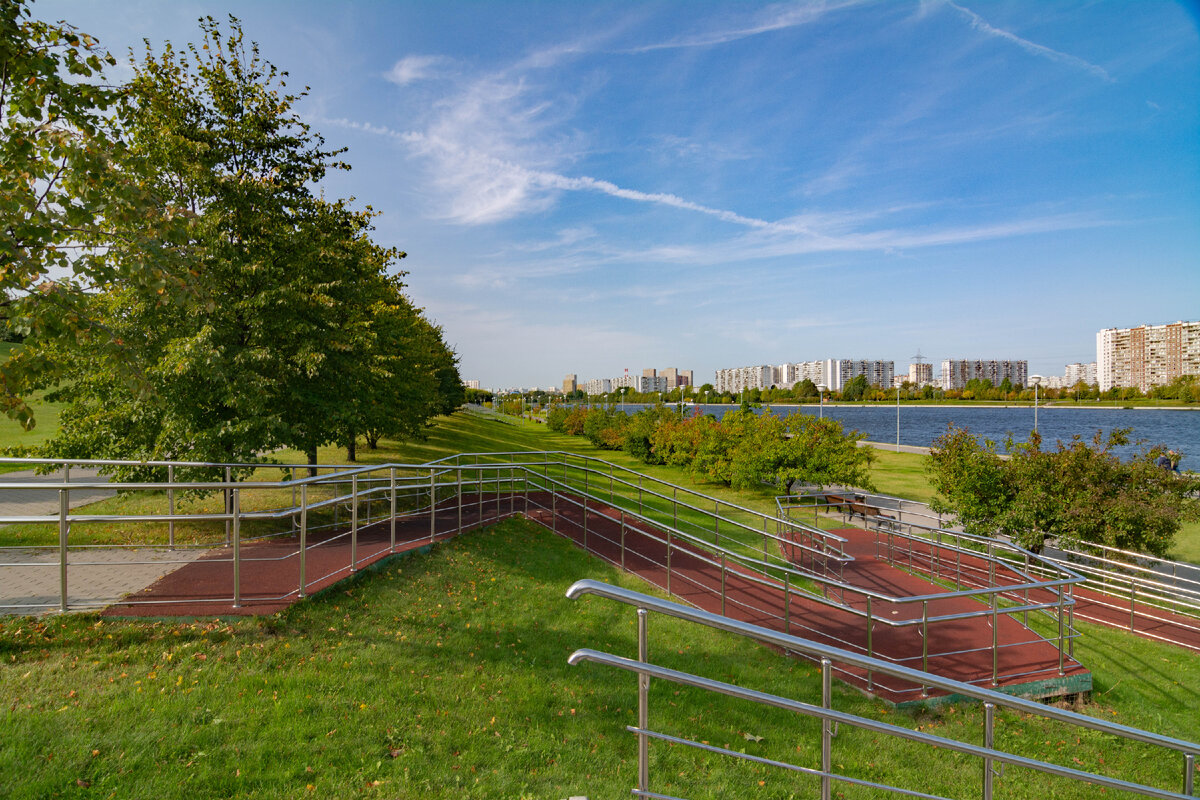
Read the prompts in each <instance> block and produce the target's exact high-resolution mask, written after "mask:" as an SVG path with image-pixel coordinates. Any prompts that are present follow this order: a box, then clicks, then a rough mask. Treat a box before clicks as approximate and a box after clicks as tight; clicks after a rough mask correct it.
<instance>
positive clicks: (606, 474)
mask: <svg viewBox="0 0 1200 800" xmlns="http://www.w3.org/2000/svg"><path fill="white" fill-rule="evenodd" d="M518 458H519V459H520V460H518ZM468 459H469V463H463V462H464V461H467V460H468ZM485 459H492V460H490V461H485ZM81 463H82V462H81ZM597 464H598V465H600V466H604V467H609V470H608V471H603V472H602V471H600V470H598V469H596V468H595V465H597ZM167 466H168V467H170V466H171V465H169V464H168V465H167ZM265 468H267V469H277V468H280V466H279V465H275V464H270V465H266V467H265ZM285 468H286V467H285ZM559 469H562V470H563V480H562V481H559V480H557V479H556V478H552V477H551V473H554V472H557V471H558V470H559ZM620 469H621V470H622V472H629V471H627V470H624V468H620ZM399 471H404V472H409V473H413V474H410V475H406V476H400V475H398V474H397V473H398V472H399ZM385 472H386V473H387V474H386V475H383V474H380V473H385ZM616 472H617V468H614V465H611V464H610V463H609V462H605V461H602V460H599V459H590V458H587V457H579V456H575V455H573V454H565V453H543V452H536V451H528V452H520V453H477V454H458V455H457V456H451V457H447V458H443V459H437V460H435V461H431V462H427V463H425V464H384V465H355V466H343V465H339V466H338V467H337V468H336V471H334V472H332V473H330V474H325V475H320V476H316V477H314V476H308V477H303V478H295V477H293V478H292V479H289V480H278V481H276V480H272V481H248V482H247V481H229V480H225V481H221V480H215V481H212V482H209V483H198V482H195V481H190V482H171V481H168V482H167V483H145V482H139V483H132V484H119V485H118V486H120V488H128V489H132V490H159V491H163V490H166V491H167V493H168V495H170V493H171V492H172V491H174V490H182V489H183V488H191V489H198V490H205V489H209V490H213V489H215V490H217V491H225V492H227V493H228V495H227V502H226V504H225V510H224V511H222V512H208V513H202V514H189V513H175V511H176V510H175V509H174V507H172V508H171V510H170V513H166V514H163V513H154V514H139V515H103V514H88V513H71V512H69V511H68V510H66V509H63V508H60V511H59V514H58V515H57V516H43V517H24V518H22V521H30V522H43V523H53V522H56V521H57V522H58V523H59V526H60V533H61V532H62V531H69V530H70V526H71V525H72V524H76V523H89V524H90V523H103V522H123V521H141V522H156V523H167V524H168V525H174V524H175V523H176V522H177V521H180V520H210V521H218V522H224V523H225V526H226V544H229V543H231V542H233V541H235V540H236V541H242V540H245V541H249V538H247V537H243V536H242V535H241V531H240V524H241V523H242V522H245V521H247V520H279V519H286V518H292V519H296V518H300V521H299V522H296V523H293V527H292V528H291V529H290V530H289V531H287V532H286V533H299V534H300V535H301V538H302V539H303V538H304V535H305V532H306V531H315V530H317V529H319V528H318V527H317V526H312V525H309V524H308V523H307V521H306V520H307V518H306V516H305V515H306V514H307V513H309V512H314V511H317V510H319V509H321V508H328V507H331V506H332V507H333V508H334V509H335V510H336V509H338V508H340V507H349V508H350V510H351V513H352V514H354V515H356V512H355V511H354V509H355V508H356V507H357V504H358V502H359V501H362V500H364V499H369V498H370V497H372V496H385V497H386V496H391V495H395V494H396V493H397V491H398V490H403V491H406V492H408V493H409V494H411V493H413V492H416V493H417V495H418V498H421V497H429V498H430V500H429V504H428V505H427V506H426V507H427V508H428V507H432V505H433V502H434V501H433V497H434V495H435V494H436V493H437V492H438V490H439V487H448V488H449V489H450V490H451V491H454V492H456V493H457V494H458V496H459V504H460V507H461V504H462V492H463V490H464V489H470V488H471V487H477V488H480V489H481V488H482V487H483V486H485V485H488V484H491V485H496V486H498V485H499V484H500V482H501V481H504V482H506V483H507V485H508V486H509V488H510V491H513V490H517V489H519V487H521V486H524V487H525V490H526V497H527V500H526V502H528V490H529V488H530V486H531V485H535V484H543V482H544V487H545V488H547V489H548V490H550V491H552V492H556V493H561V492H570V493H574V494H577V495H579V496H581V497H583V498H585V506H586V502H588V501H592V502H606V503H609V504H611V505H614V506H617V507H621V506H622V505H626V506H632V503H633V501H632V498H631V497H629V498H622V497H621V496H620V495H619V494H618V492H617V491H616V488H615V485H616V484H617V483H620V484H621V486H622V487H624V488H625V489H627V490H628V493H629V494H630V495H632V493H633V491H634V490H635V489H636V490H637V492H638V496H639V501H638V507H639V508H642V507H643V505H644V504H643V502H642V499H641V498H643V497H644V496H646V495H651V496H653V497H657V498H660V499H661V501H662V504H668V503H669V504H672V506H673V510H672V511H671V512H664V511H663V509H661V508H660V509H655V512H656V513H657V514H659V517H658V518H654V517H652V516H651V515H648V514H647V515H640V514H638V515H634V516H636V517H638V518H641V519H643V520H645V521H646V522H647V523H648V524H650V525H653V526H656V527H658V528H660V529H662V530H664V531H667V532H668V539H669V538H670V537H671V536H674V537H675V538H676V539H677V540H678V541H682V542H688V543H691V544H692V545H693V546H695V547H699V548H703V549H705V550H707V551H708V552H710V553H712V558H713V559H716V558H720V559H721V560H722V563H723V564H727V563H728V562H730V561H732V562H733V564H734V565H735V566H738V567H739V568H741V569H742V570H743V571H745V570H749V571H751V572H752V573H753V576H748V578H747V579H751V580H754V581H756V582H761V583H763V584H764V585H769V586H771V587H772V588H775V589H777V588H779V585H778V584H779V582H780V580H782V582H783V583H784V585H785V587H786V591H787V592H788V593H789V597H790V595H791V594H796V595H797V596H801V597H805V598H808V599H810V600H813V601H815V602H818V603H820V604H823V605H826V606H828V607H836V608H838V609H841V610H842V611H845V612H848V613H850V614H852V615H854V616H856V617H859V618H863V619H865V620H867V625H868V626H871V625H881V626H883V627H891V628H901V627H907V626H916V625H921V626H923V631H924V630H926V629H927V626H928V625H929V624H931V623H933V624H936V623H939V622H945V621H948V620H957V619H964V618H970V617H978V616H983V617H988V616H990V617H993V618H994V617H995V616H996V614H997V613H1004V614H1006V615H1009V614H1012V613H1021V612H1026V613H1027V612H1028V611H1046V612H1051V611H1053V610H1057V612H1058V614H1059V615H1060V616H1061V615H1062V614H1063V612H1064V610H1066V611H1067V612H1068V613H1069V610H1070V605H1071V603H1072V601H1070V600H1069V599H1065V600H1064V598H1062V597H1059V598H1058V600H1057V601H1056V602H1049V603H1038V602H1034V603H1030V602H1029V599H1028V597H1026V598H1025V599H1024V602H1023V603H1022V604H1021V605H1018V606H1016V607H1006V608H1003V609H1002V610H1001V609H999V608H997V603H996V601H995V600H993V601H991V602H989V603H986V604H982V605H981V607H980V609H979V610H978V611H975V612H967V613H963V612H957V613H941V614H938V613H934V614H933V615H930V613H929V610H928V608H924V609H923V613H922V614H921V616H920V618H919V619H918V618H915V617H914V618H910V619H893V618H892V617H891V616H890V615H886V614H884V615H880V614H876V613H873V611H872V607H871V603H872V602H873V601H874V602H877V603H887V604H923V603H926V602H928V601H934V600H942V599H946V598H948V597H976V598H978V597H979V596H980V595H988V594H992V595H996V596H997V597H998V596H1000V595H1002V594H1012V593H1013V592H1016V591H1022V590H1036V589H1047V590H1050V591H1052V592H1057V594H1056V596H1057V595H1058V594H1061V586H1062V585H1065V583H1067V582H1069V579H1065V580H1062V579H1060V580H1057V581H1046V580H1042V581H1040V582H1038V581H1035V580H1033V579H1032V578H1029V576H1027V575H1024V574H1022V575H1021V577H1022V578H1025V579H1026V580H1024V581H1023V582H1020V583H1017V584H1015V585H1006V586H1002V587H985V588H981V589H979V590H969V589H967V590H960V591H957V592H953V593H947V592H942V593H938V594H928V595H921V596H916V597H903V596H893V595H889V594H886V593H884V592H880V591H876V590H873V589H869V588H858V587H855V586H852V585H850V584H847V583H845V582H844V581H841V580H838V579H835V578H834V577H831V576H830V575H828V574H822V572H821V571H819V570H816V569H814V570H808V569H804V568H799V569H798V568H797V567H796V565H794V564H793V563H792V562H791V561H789V560H787V559H784V558H778V557H776V556H773V555H771V557H768V556H769V555H770V554H769V553H768V545H769V544H771V543H774V544H775V545H776V546H780V547H789V548H794V549H793V551H792V552H793V553H795V552H806V553H808V554H809V556H810V557H812V558H814V559H819V560H820V561H819V562H818V561H814V564H817V563H820V564H821V565H822V566H821V569H822V570H828V569H829V568H830V567H834V568H837V569H840V567H838V566H837V565H838V564H841V563H844V562H845V561H847V560H848V559H847V558H846V557H844V556H841V555H839V551H840V550H841V543H843V542H845V541H846V540H845V539H844V538H842V537H836V539H835V542H834V544H835V547H836V549H835V550H834V551H833V552H830V551H828V550H825V549H824V547H823V544H822V543H823V542H825V541H827V540H826V539H820V540H816V541H815V542H814V544H817V546H816V547H809V546H808V545H807V544H805V543H804V542H799V541H796V540H794V539H789V538H785V537H782V536H780V535H778V534H775V533H772V532H771V531H769V530H766V529H764V530H761V531H760V530H757V529H755V528H753V527H751V526H748V525H745V524H743V523H741V522H740V521H738V520H733V519H729V518H727V517H723V516H722V515H720V514H719V513H717V512H716V511H715V510H710V509H708V508H705V507H702V506H701V505H693V504H692V503H689V502H687V500H686V498H687V497H688V495H692V496H697V497H702V498H704V497H705V496H704V495H701V494H700V493H698V492H694V491H693V490H685V491H684V497H685V499H683V500H681V499H679V498H678V496H677V495H676V493H674V492H673V493H672V495H667V494H663V493H659V492H655V491H653V490H647V489H646V488H645V486H644V484H639V485H636V486H635V484H634V483H633V482H632V481H627V480H625V478H624V477H620V478H618V477H616ZM470 473H474V476H473V479H472V480H464V478H465V477H467V476H468V475H469V474H470ZM489 473H490V475H489ZM373 474H379V477H372V475H373ZM632 474H634V475H636V474H637V473H632ZM448 477H449V480H447V478H448ZM589 478H590V479H591V480H590V486H591V487H592V488H600V487H602V486H603V484H605V483H607V484H608V487H607V488H608V493H609V496H608V497H607V498H602V497H600V496H599V495H597V494H595V493H592V492H589V491H587V488H586V487H588V486H589ZM597 478H602V479H603V480H597ZM451 481H452V482H451ZM655 483H657V484H661V485H665V486H669V487H672V488H675V487H673V485H672V484H669V483H667V482H665V481H655ZM581 484H582V487H584V488H581ZM27 485H29V484H25V483H16V484H14V483H9V484H0V489H3V488H5V486H7V487H8V488H16V487H17V486H27ZM320 485H327V486H333V487H335V488H336V487H344V490H343V491H341V492H339V493H336V494H335V496H334V497H329V498H321V499H317V498H312V499H311V500H310V499H309V495H307V494H306V493H305V492H306V490H307V489H309V488H312V487H315V486H320ZM31 486H32V488H36V489H40V490H42V491H45V490H47V489H50V490H54V489H59V490H60V493H61V494H65V493H67V492H69V491H71V490H73V489H76V488H85V487H93V486H94V487H97V488H99V487H106V488H110V489H111V488H113V486H112V485H111V484H102V483H98V482H90V481H84V482H79V483H71V484H55V483H49V484H47V483H39V484H33V485H31ZM287 488H290V489H291V490H292V491H293V505H289V506H285V507H282V508H274V509H263V510H254V511H251V510H245V511H243V510H241V509H240V504H239V507H238V508H237V509H234V507H233V504H232V502H231V499H232V497H233V496H234V495H237V496H241V493H243V492H245V491H252V490H254V491H257V490H271V489H287ZM297 490H299V494H300V495H301V497H300V498H299V500H300V503H299V504H298V505H296V504H295V503H296V501H297V497H296V493H297ZM481 496H482V495H481ZM707 499H711V500H712V501H713V503H714V507H715V508H720V506H721V503H720V501H717V500H715V499H714V498H707ZM420 502H422V501H421V500H420V499H418V503H420ZM651 505H652V504H651ZM724 506H725V507H726V508H733V509H737V508H740V507H738V506H735V505H733V504H728V503H725V504H724ZM681 508H683V509H685V510H690V511H691V512H692V513H693V514H694V515H699V516H701V517H702V518H705V519H708V520H710V523H709V524H710V525H711V526H712V527H711V530H712V532H713V539H714V541H713V543H711V544H710V543H709V542H708V541H707V540H706V539H702V538H699V537H697V536H696V535H694V534H693V533H691V532H689V531H685V530H683V529H682V528H680V527H679V525H678V523H679V522H680V521H681V517H680V513H679V512H680V509H681ZM394 511H395V509H394V504H393V513H394ZM626 511H627V513H630V514H631V515H633V512H632V511H631V510H628V509H626ZM413 513H419V512H413ZM664 513H666V514H669V515H670V517H673V518H674V520H675V521H676V523H677V524H676V525H671V524H670V523H669V522H667V521H666V520H664V519H662V518H661V517H662V515H663V514H664ZM755 513H756V514H757V515H758V516H759V517H762V518H763V519H766V520H769V521H772V522H775V523H776V524H777V526H778V525H783V524H788V525H789V526H791V527H792V528H793V530H795V531H798V532H803V533H806V534H807V533H815V534H819V535H823V534H824V532H822V531H819V530H818V529H815V528H813V529H810V528H809V527H808V526H804V525H797V524H795V523H791V522H787V521H786V520H781V519H778V518H773V517H766V516H765V515H762V514H759V513H758V512H755ZM10 519H11V518H10ZM0 521H2V520H0ZM333 524H334V525H336V519H335V522H334V523H333ZM460 524H461V514H460ZM323 527H330V525H325V526H323ZM357 527H358V520H357V517H356V516H355V517H354V519H352V520H351V528H352V529H351V531H350V532H349V533H350V536H351V541H352V551H353V547H354V545H353V542H354V541H355V538H354V537H355V536H356V530H357ZM393 527H394V526H393ZM700 527H701V529H702V531H705V532H707V531H708V530H709V528H705V527H704V526H700ZM766 527H767V526H764V528H766ZM722 528H724V529H725V530H724V535H725V541H726V542H730V541H734V542H736V541H738V539H737V538H736V537H733V538H730V536H729V532H730V531H732V530H734V529H736V530H742V531H745V532H749V533H751V534H753V535H754V536H756V537H759V536H761V537H762V541H763V547H762V554H763V558H762V559H758V558H757V557H756V556H754V557H752V556H750V555H747V554H745V553H740V552H737V551H736V550H734V549H730V548H728V547H721V546H720V545H721V536H722V534H723V531H722ZM278 535H283V534H280V533H270V534H267V536H278ZM705 535H706V536H707V533H705ZM63 536H64V537H65V534H63ZM263 538H265V537H263ZM63 542H64V543H63V544H60V551H61V552H62V553H63V556H62V560H63V563H64V565H65V538H63ZM677 543H678V542H677ZM170 544H171V546H174V540H173V539H171V541H170ZM741 546H743V547H744V546H746V545H745V543H744V542H742V543H741ZM393 547H394V543H393ZM668 547H669V546H668ZM300 552H301V560H302V561H303V555H302V554H303V552H304V550H303V548H301V551H300ZM234 560H235V563H236V562H237V560H238V556H237V554H236V553H235V556H234ZM351 560H352V562H353V563H357V560H356V557H355V556H353V555H352V559H351ZM712 563H714V564H715V561H713V562H712ZM352 568H353V567H352ZM667 568H668V573H669V571H670V565H669V563H668V565H667ZM302 572H303V569H302ZM789 576H790V578H791V579H793V580H789ZM1056 577H1058V576H1056ZM801 579H803V580H808V581H812V582H813V583H815V584H817V586H819V587H822V588H821V591H823V592H824V596H823V595H822V594H821V593H820V592H812V591H807V590H805V589H804V588H803V586H796V585H794V584H796V583H802V580H801ZM301 583H302V584H303V578H302V580H301ZM64 585H65V576H64ZM299 592H300V596H303V592H304V588H303V585H301V587H300V589H299ZM63 594H64V601H63V610H66V604H65V603H66V601H65V591H64V593H63ZM847 594H850V595H851V596H853V597H857V598H860V599H865V600H866V603H867V608H866V610H865V612H864V611H863V610H862V609H861V608H855V607H854V606H853V604H852V603H849V602H845V598H846V596H847ZM235 604H236V598H235ZM989 606H990V608H989ZM785 616H786V613H785ZM1068 627H1069V626H1068ZM1060 628H1061V625H1060ZM1068 633H1070V634H1071V635H1073V632H1068ZM1064 640H1067V641H1069V640H1070V636H1068V635H1066V634H1064V633H1063V632H1061V631H1060V635H1059V637H1058V646H1059V649H1060V653H1061V650H1062V648H1063V644H1064ZM996 646H997V645H996V644H995V642H993V647H996ZM867 652H868V653H869V654H871V652H872V651H871V646H870V641H869V638H868V644H867ZM933 655H938V654H933ZM1060 662H1061V657H1060ZM1060 667H1061V663H1060ZM993 672H995V670H993ZM995 677H996V676H995V675H993V679H995Z"/></svg>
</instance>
